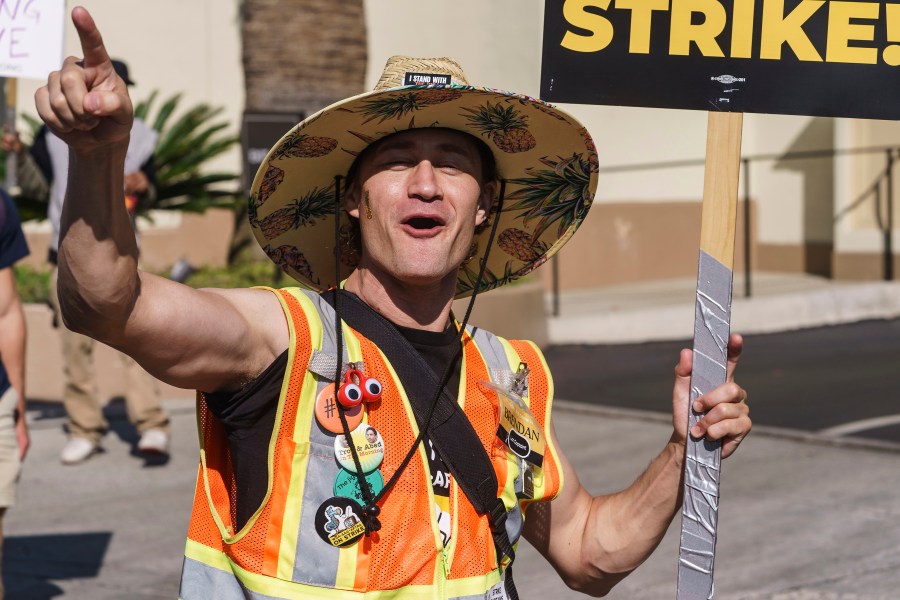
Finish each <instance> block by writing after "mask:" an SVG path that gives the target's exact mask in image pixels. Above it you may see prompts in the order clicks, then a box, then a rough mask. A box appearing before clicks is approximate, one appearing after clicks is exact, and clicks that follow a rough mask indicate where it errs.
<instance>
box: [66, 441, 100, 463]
mask: <svg viewBox="0 0 900 600" xmlns="http://www.w3.org/2000/svg"><path fill="white" fill-rule="evenodd" d="M97 452H100V445H99V444H95V443H94V442H92V441H91V440H89V439H87V438H83V437H70V438H69V441H68V442H66V445H65V446H63V449H62V452H60V454H59V460H61V461H62V464H64V465H77V464H79V463H82V462H84V461H86V460H87V459H88V458H90V457H91V456H92V455H94V454H96V453H97Z"/></svg>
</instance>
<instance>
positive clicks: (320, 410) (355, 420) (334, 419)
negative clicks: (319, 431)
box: [316, 384, 364, 433]
mask: <svg viewBox="0 0 900 600" xmlns="http://www.w3.org/2000/svg"><path fill="white" fill-rule="evenodd" d="M338 410H339V409H338V405H337V402H335V400H334V384H331V385H326V386H325V387H324V388H322V391H321V392H319V395H318V396H317V397H316V421H318V422H319V425H321V426H322V427H323V428H324V429H326V430H328V431H330V432H331V433H343V432H344V428H343V426H342V425H341V418H340V416H338ZM363 413H364V410H363V406H362V404H359V405H357V406H354V407H353V408H345V409H344V416H345V417H347V426H349V427H350V431H353V430H354V429H356V427H357V426H359V424H360V423H362V418H363Z"/></svg>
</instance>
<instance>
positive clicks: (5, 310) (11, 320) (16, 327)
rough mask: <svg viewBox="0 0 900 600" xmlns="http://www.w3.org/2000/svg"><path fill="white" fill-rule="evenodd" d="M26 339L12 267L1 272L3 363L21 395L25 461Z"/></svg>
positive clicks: (20, 428)
mask: <svg viewBox="0 0 900 600" xmlns="http://www.w3.org/2000/svg"><path fill="white" fill-rule="evenodd" d="M25 337H26V336H25V311H24V310H23V309H22V302H21V301H20V300H19V294H18V293H17V292H16V278H15V274H14V273H13V269H12V267H7V268H5V269H0V361H2V362H3V368H4V369H6V375H7V377H9V384H10V385H11V386H12V387H13V389H14V390H16V392H17V394H18V396H19V402H18V405H17V406H16V409H17V412H18V419H17V420H16V437H17V438H18V441H19V456H20V457H21V458H25V453H26V452H27V451H28V444H29V437H28V426H27V425H26V423H25Z"/></svg>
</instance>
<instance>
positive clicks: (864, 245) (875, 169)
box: [834, 119, 900, 279]
mask: <svg viewBox="0 0 900 600" xmlns="http://www.w3.org/2000/svg"><path fill="white" fill-rule="evenodd" d="M836 138H837V140H838V142H837V143H838V144H839V145H840V147H843V148H879V147H885V146H888V147H898V146H900V123H897V122H895V121H870V120H861V119H838V120H837V126H836ZM897 158H898V160H897V162H900V156H898V157H897ZM886 168H887V157H886V153H884V152H877V153H871V154H859V155H852V156H847V157H843V158H841V159H839V160H838V162H837V169H836V173H835V198H836V211H835V238H836V239H835V256H834V264H835V275H836V277H839V278H842V279H881V278H883V277H884V254H885V246H884V236H883V233H882V231H881V228H880V225H879V224H878V221H877V219H876V216H875V203H876V197H875V194H874V190H873V187H874V185H875V183H876V182H878V181H879V180H881V182H882V183H881V186H880V191H881V194H882V197H881V199H880V201H881V211H880V213H881V215H882V218H883V219H884V218H885V217H886V209H887V205H886V203H887V187H886V185H884V180H883V179H880V177H881V175H882V174H883V173H884V172H885V171H886ZM893 171H894V185H893V188H894V189H893V197H892V198H891V202H892V203H893V211H894V228H893V238H894V241H893V250H894V251H893V255H894V271H893V276H894V278H900V265H898V263H900V235H898V233H900V231H898V229H900V202H898V200H897V197H898V195H900V192H898V188H900V169H897V167H896V166H895V167H894V170H893ZM885 222H886V220H885Z"/></svg>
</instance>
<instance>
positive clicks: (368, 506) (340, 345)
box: [334, 175, 506, 537]
mask: <svg viewBox="0 0 900 600" xmlns="http://www.w3.org/2000/svg"><path fill="white" fill-rule="evenodd" d="M342 179H343V178H342V177H341V176H340V175H335V177H334V253H335V261H334V280H335V282H336V283H335V289H334V331H335V337H336V338H337V361H336V362H337V367H336V369H335V374H334V393H335V395H337V388H338V382H339V381H340V380H341V374H342V370H343V356H344V332H343V328H342V323H343V321H342V319H341V309H340V297H341V284H340V282H341V240H340V236H341V180H342ZM505 193H506V180H505V179H500V193H499V197H498V199H497V210H496V213H495V214H496V217H495V218H494V223H493V224H492V225H491V233H490V236H489V237H488V242H487V246H486V248H485V251H484V257H483V258H482V259H481V268H480V269H479V271H478V278H477V279H476V281H475V287H474V288H473V289H472V297H471V298H469V304H468V306H467V308H466V314H465V317H463V321H462V325H461V326H460V328H459V338H458V339H457V342H458V344H459V347H458V348H457V349H456V353H455V354H454V355H453V358H452V359H450V361H449V362H448V363H447V366H446V368H445V369H444V373H443V375H442V376H441V379H440V383H439V384H438V386H437V389H436V390H435V391H434V397H433V398H432V400H431V407H430V409H429V411H428V416H427V417H426V418H425V425H424V427H421V428H420V429H419V435H418V436H416V439H415V441H414V442H413V443H412V446H411V447H410V449H409V451H408V452H407V453H406V456H405V457H404V458H403V461H402V462H401V463H400V466H399V467H398V468H397V470H396V471H394V474H393V475H391V478H390V479H389V480H388V481H387V483H385V484H384V488H382V490H381V491H380V492H378V494H373V493H372V488H371V487H370V486H369V482H368V481H366V476H365V473H363V471H362V466H361V464H360V461H359V454H357V452H356V445H355V444H354V443H353V438H352V436H351V432H350V426H349V425H348V424H347V416H346V415H345V414H344V407H343V406H342V405H341V403H340V402H336V403H335V404H337V409H338V417H339V418H340V420H341V428H342V429H343V435H344V439H345V440H346V441H347V445H348V446H349V447H350V454H351V455H352V456H353V465H354V466H355V467H356V480H357V484H358V485H359V489H360V491H361V492H362V496H363V499H364V500H365V506H364V507H363V509H362V521H363V523H364V524H365V526H366V537H369V535H370V534H371V533H373V532H377V531H378V530H379V529H381V521H379V520H378V515H379V514H380V513H381V509H380V508H379V507H378V506H377V503H378V501H379V500H381V499H382V498H383V497H384V495H385V494H387V493H388V491H390V489H391V488H392V487H393V486H394V484H395V483H397V480H398V479H399V478H400V475H401V474H402V473H403V471H404V470H405V469H406V466H407V465H408V464H409V461H410V460H412V457H413V456H414V455H415V452H416V448H418V447H419V444H421V443H422V440H423V439H424V438H425V434H426V433H427V431H428V428H429V426H430V425H431V417H432V416H433V415H434V409H435V407H436V406H437V401H438V398H440V395H441V391H442V390H443V389H444V387H445V386H446V385H447V381H449V379H450V373H451V372H452V370H453V366H454V365H455V364H457V362H458V361H459V359H460V356H461V355H462V349H463V346H462V339H463V335H464V334H465V331H466V325H467V324H468V323H469V316H470V315H471V314H472V308H473V307H474V306H475V296H477V295H478V292H479V291H480V290H481V283H482V281H483V279H484V273H485V271H486V270H487V263H488V257H489V256H490V253H491V247H492V246H493V245H494V236H495V234H496V233H497V225H498V224H499V223H500V213H502V212H503V198H504V195H505ZM489 214H490V212H489Z"/></svg>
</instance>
